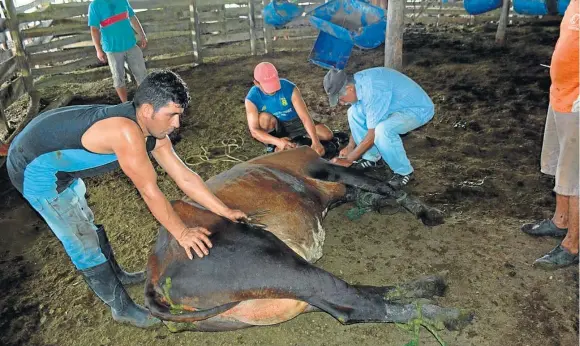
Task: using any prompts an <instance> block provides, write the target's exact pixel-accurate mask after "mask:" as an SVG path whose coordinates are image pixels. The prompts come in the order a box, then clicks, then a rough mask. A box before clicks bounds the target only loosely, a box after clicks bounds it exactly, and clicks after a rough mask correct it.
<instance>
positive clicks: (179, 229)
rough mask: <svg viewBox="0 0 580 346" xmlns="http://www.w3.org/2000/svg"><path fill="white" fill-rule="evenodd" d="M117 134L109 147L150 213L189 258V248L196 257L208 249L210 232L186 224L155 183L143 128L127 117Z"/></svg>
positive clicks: (154, 174)
mask: <svg viewBox="0 0 580 346" xmlns="http://www.w3.org/2000/svg"><path fill="white" fill-rule="evenodd" d="M119 133H120V134H119V136H117V137H115V138H113V140H112V144H111V146H112V149H113V152H114V153H115V154H116V156H117V159H118V160H119V165H120V166H121V169H122V170H123V172H124V173H125V174H126V175H127V176H128V177H129V179H131V181H132V182H133V184H134V185H135V187H136V188H137V190H138V191H139V194H140V195H141V197H142V198H143V200H144V201H145V203H146V204H147V207H148V208H149V210H150V211H151V213H152V214H153V216H154V217H155V218H156V219H157V220H158V221H159V223H161V224H162V225H163V226H164V227H165V228H166V229H167V231H169V233H171V234H172V235H173V236H174V237H175V239H176V240H177V241H178V242H179V244H180V245H181V246H182V247H183V248H184V249H185V252H186V253H187V255H188V257H189V258H193V256H192V255H191V250H190V249H191V248H193V249H194V251H195V252H196V254H197V255H198V256H199V257H203V254H204V253H205V254H206V255H207V254H208V253H209V252H208V250H207V247H211V246H212V245H211V242H210V241H209V238H208V237H207V236H208V235H209V234H210V233H209V232H208V231H207V230H206V229H205V228H202V227H196V228H188V227H187V226H185V224H184V223H183V221H182V220H181V218H180V217H179V215H177V213H176V212H175V210H174V209H173V207H172V206H171V204H170V203H169V201H168V200H167V198H166V197H165V195H164V194H163V192H161V190H160V189H159V186H158V185H157V173H155V169H154V168H153V164H152V163H151V161H150V160H149V156H148V155H147V151H146V150H145V141H144V139H143V132H141V130H140V129H139V128H138V127H137V126H136V125H135V123H133V122H131V121H130V120H127V122H125V123H123V124H121V129H120V131H119Z"/></svg>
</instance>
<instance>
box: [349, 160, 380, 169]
mask: <svg viewBox="0 0 580 346" xmlns="http://www.w3.org/2000/svg"><path fill="white" fill-rule="evenodd" d="M384 166H385V162H384V161H383V160H381V159H379V160H378V161H370V160H367V159H360V160H357V161H354V162H353V164H352V166H351V167H352V168H354V169H358V170H361V171H362V170H367V169H371V168H373V169H374V168H381V167H384Z"/></svg>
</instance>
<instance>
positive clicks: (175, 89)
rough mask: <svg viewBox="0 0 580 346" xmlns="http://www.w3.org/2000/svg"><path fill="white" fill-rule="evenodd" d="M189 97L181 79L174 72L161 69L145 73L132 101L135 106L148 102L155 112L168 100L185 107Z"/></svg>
mask: <svg viewBox="0 0 580 346" xmlns="http://www.w3.org/2000/svg"><path fill="white" fill-rule="evenodd" d="M189 99H190V98H189V90H188V88H187V85H186V84H185V82H184V81H183V79H181V77H179V75H177V73H175V72H172V71H169V70H162V71H155V72H151V73H150V74H149V75H147V77H146V78H145V79H144V80H143V82H142V83H141V84H140V85H139V87H138V88H137V91H136V92H135V97H134V98H133V102H135V107H139V106H141V105H143V104H145V103H149V104H151V105H153V108H154V109H155V111H156V112H157V111H158V110H159V108H161V107H163V106H166V105H167V104H168V103H169V102H174V103H176V104H178V105H181V107H183V109H185V108H187V105H188V104H189Z"/></svg>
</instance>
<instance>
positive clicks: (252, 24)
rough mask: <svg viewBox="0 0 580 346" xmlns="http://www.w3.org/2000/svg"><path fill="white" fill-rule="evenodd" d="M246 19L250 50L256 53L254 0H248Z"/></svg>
mask: <svg viewBox="0 0 580 346" xmlns="http://www.w3.org/2000/svg"><path fill="white" fill-rule="evenodd" d="M248 20H249V21H250V51H251V52H252V55H256V20H255V17H254V0H249V1H248Z"/></svg>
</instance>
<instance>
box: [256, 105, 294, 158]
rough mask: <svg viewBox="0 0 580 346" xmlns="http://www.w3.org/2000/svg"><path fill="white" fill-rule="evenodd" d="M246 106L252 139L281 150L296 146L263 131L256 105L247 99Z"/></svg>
mask: <svg viewBox="0 0 580 346" xmlns="http://www.w3.org/2000/svg"><path fill="white" fill-rule="evenodd" d="M245 105H246V117H247V119H248V128H249V129H250V134H251V135H252V137H254V138H255V139H256V140H258V141H260V142H262V143H264V144H272V145H275V146H277V147H278V148H280V149H285V148H286V147H292V146H294V144H293V143H290V142H289V141H287V140H285V139H282V138H277V137H274V136H272V135H271V134H269V133H267V132H266V131H264V130H262V128H261V127H260V115H259V113H258V108H257V107H256V105H255V104H254V103H253V102H252V101H250V100H249V99H246V101H245Z"/></svg>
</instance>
